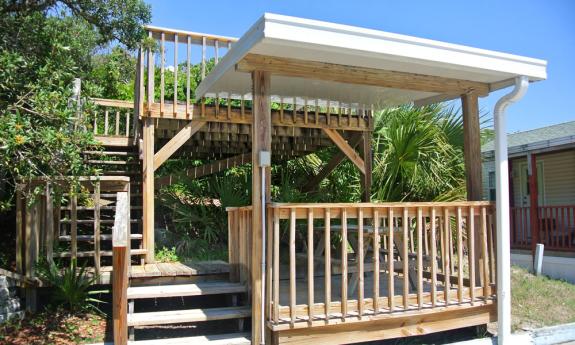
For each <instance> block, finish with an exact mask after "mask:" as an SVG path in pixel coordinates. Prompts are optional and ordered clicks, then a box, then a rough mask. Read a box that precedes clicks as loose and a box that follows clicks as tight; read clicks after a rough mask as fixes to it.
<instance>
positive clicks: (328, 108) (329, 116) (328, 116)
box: [325, 99, 331, 127]
mask: <svg viewBox="0 0 575 345" xmlns="http://www.w3.org/2000/svg"><path fill="white" fill-rule="evenodd" d="M325 115H326V117H325V121H326V125H327V126H328V127H329V125H330V123H331V106H330V101H329V99H328V100H327V107H326V113H325Z"/></svg>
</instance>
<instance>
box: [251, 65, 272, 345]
mask: <svg viewBox="0 0 575 345" xmlns="http://www.w3.org/2000/svg"><path fill="white" fill-rule="evenodd" d="M270 79H271V78H270V74H269V73H267V72H261V71H254V72H253V73H252V88H253V91H252V94H253V97H254V102H253V111H254V122H253V125H252V212H253V213H252V251H251V256H252V267H251V272H252V277H251V278H252V279H251V281H252V284H251V289H252V291H251V296H252V344H253V345H259V344H260V342H261V333H262V317H263V315H262V314H261V306H262V303H263V299H262V295H261V291H262V283H263V282H262V267H261V264H262V260H263V257H262V236H263V232H264V231H265V224H262V219H261V212H262V208H263V207H265V205H262V192H263V193H265V196H266V200H268V201H269V200H270V193H271V192H270V181H271V169H270V168H269V167H268V168H266V169H265V175H266V176H265V180H266V182H267V183H266V186H265V191H262V189H261V185H262V174H261V169H260V167H259V154H260V152H261V151H268V152H271V143H272V137H271V131H272V123H271V108H270V106H271V104H270V94H269V91H270Z"/></svg>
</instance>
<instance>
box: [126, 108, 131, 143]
mask: <svg viewBox="0 0 575 345" xmlns="http://www.w3.org/2000/svg"><path fill="white" fill-rule="evenodd" d="M125 133H126V136H127V137H129V136H130V112H129V111H127V112H126V131H125Z"/></svg>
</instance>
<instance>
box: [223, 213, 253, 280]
mask: <svg viewBox="0 0 575 345" xmlns="http://www.w3.org/2000/svg"><path fill="white" fill-rule="evenodd" d="M227 211H228V263H229V265H230V280H231V281H233V282H241V283H243V284H246V285H249V284H250V265H251V262H252V261H251V257H252V255H251V252H252V249H251V243H252V207H251V206H245V207H228V208H227Z"/></svg>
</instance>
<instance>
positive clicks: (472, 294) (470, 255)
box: [467, 206, 475, 305]
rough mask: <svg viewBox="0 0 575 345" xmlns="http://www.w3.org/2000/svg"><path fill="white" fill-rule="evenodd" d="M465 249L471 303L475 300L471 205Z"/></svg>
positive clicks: (473, 214) (472, 214) (473, 224)
mask: <svg viewBox="0 0 575 345" xmlns="http://www.w3.org/2000/svg"><path fill="white" fill-rule="evenodd" d="M467 223H468V224H467V225H468V226H467V250H468V259H469V263H468V264H469V298H470V299H471V305H474V304H475V303H474V301H475V209H474V208H473V206H470V207H469V215H468V216H467Z"/></svg>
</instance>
